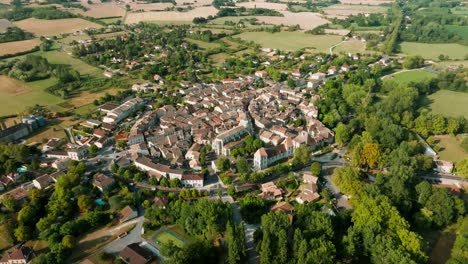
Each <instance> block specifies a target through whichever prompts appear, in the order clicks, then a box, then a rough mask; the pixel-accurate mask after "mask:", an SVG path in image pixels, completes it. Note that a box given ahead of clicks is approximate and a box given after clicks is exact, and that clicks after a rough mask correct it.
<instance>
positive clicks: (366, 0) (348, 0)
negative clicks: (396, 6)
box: [340, 0, 395, 5]
mask: <svg viewBox="0 0 468 264" xmlns="http://www.w3.org/2000/svg"><path fill="white" fill-rule="evenodd" d="M340 2H341V3H342V4H353V5H381V4H385V3H392V2H395V1H394V0H340Z"/></svg>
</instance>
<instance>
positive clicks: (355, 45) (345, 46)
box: [333, 39, 366, 54]
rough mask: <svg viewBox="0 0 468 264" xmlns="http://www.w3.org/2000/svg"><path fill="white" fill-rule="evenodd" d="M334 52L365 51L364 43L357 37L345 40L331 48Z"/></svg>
mask: <svg viewBox="0 0 468 264" xmlns="http://www.w3.org/2000/svg"><path fill="white" fill-rule="evenodd" d="M333 52H334V53H341V52H343V53H345V54H347V53H365V52H366V43H365V42H362V41H360V40H357V39H350V40H347V41H345V42H343V43H341V44H340V45H338V46H336V47H335V48H334V49H333Z"/></svg>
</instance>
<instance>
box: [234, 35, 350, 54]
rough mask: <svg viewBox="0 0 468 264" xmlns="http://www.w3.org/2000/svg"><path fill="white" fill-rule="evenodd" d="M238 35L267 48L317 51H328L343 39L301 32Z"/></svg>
mask: <svg viewBox="0 0 468 264" xmlns="http://www.w3.org/2000/svg"><path fill="white" fill-rule="evenodd" d="M236 37H240V38H241V39H244V40H247V41H253V42H256V43H258V44H260V45H261V46H262V47H266V48H275V49H281V50H293V51H294V50H298V49H302V48H312V49H315V51H316V52H328V49H329V48H330V46H332V45H334V44H336V43H338V42H340V41H341V37H340V36H332V35H310V34H305V33H301V32H279V33H268V32H244V33H241V34H240V35H237V36H236Z"/></svg>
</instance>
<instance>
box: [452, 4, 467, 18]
mask: <svg viewBox="0 0 468 264" xmlns="http://www.w3.org/2000/svg"><path fill="white" fill-rule="evenodd" d="M451 11H452V13H453V14H455V15H465V16H468V7H466V6H464V7H461V6H459V7H455V8H452V9H451Z"/></svg>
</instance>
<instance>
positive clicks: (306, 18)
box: [256, 11, 330, 30]
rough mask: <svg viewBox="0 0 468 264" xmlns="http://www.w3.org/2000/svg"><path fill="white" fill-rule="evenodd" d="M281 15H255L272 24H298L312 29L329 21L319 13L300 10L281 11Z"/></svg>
mask: <svg viewBox="0 0 468 264" xmlns="http://www.w3.org/2000/svg"><path fill="white" fill-rule="evenodd" d="M281 13H282V14H283V16H282V17H278V16H257V17H256V18H257V19H258V21H259V22H265V23H267V24H273V25H281V24H282V25H286V26H294V25H299V26H300V27H301V29H303V30H310V29H314V28H316V27H318V26H321V25H324V24H327V23H330V21H328V20H326V19H324V18H322V16H321V14H319V13H312V12H301V13H293V12H289V11H281Z"/></svg>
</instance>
